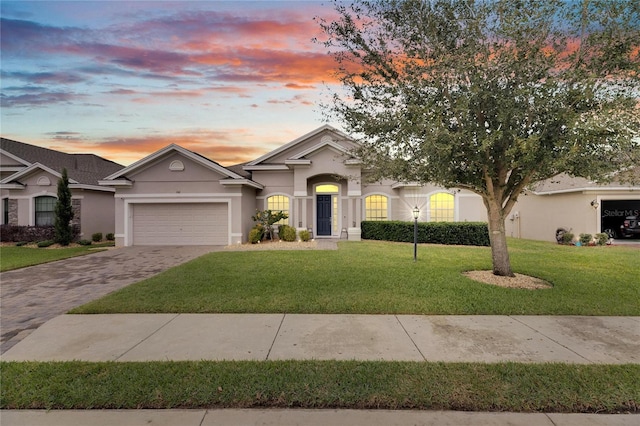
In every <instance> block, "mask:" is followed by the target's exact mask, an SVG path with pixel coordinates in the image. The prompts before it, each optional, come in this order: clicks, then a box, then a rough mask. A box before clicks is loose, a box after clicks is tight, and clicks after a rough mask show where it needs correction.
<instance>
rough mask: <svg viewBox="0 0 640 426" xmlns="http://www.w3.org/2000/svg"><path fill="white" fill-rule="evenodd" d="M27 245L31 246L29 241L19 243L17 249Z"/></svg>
mask: <svg viewBox="0 0 640 426" xmlns="http://www.w3.org/2000/svg"><path fill="white" fill-rule="evenodd" d="M27 244H29V241H19V242H17V243H16V247H22V246H26V245H27Z"/></svg>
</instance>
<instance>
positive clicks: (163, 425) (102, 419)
mask: <svg viewBox="0 0 640 426" xmlns="http://www.w3.org/2000/svg"><path fill="white" fill-rule="evenodd" d="M0 421H1V422H2V425H10V426H71V425H92V426H115V425H118V426H134V425H135V426H142V425H147V426H169V425H171V426H240V425H243V426H248V425H256V426H257V425H263V426H293V425H307V426H326V425H351V426H353V425H362V426H393V425H424V426H461V425H486V426H637V425H638V422H639V421H640V415H634V414H612V415H607V414H544V413H474V412H462V411H410V410H406V411H405V410H403V411H389V410H297V409H271V410H258V409H255V410H254V409H251V410H229V409H223V410H82V411H66V410H60V411H58V410H54V411H44V410H37V411H35V410H34V411H30V410H24V411H23V410H20V411H13V410H11V411H6V410H5V411H1V412H0Z"/></svg>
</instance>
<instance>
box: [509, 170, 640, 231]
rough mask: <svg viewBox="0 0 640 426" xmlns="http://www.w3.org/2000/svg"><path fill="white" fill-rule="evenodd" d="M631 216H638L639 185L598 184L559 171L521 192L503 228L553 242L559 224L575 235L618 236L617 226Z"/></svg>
mask: <svg viewBox="0 0 640 426" xmlns="http://www.w3.org/2000/svg"><path fill="white" fill-rule="evenodd" d="M639 171H640V170H639ZM632 215H635V216H638V215H640V186H638V185H630V184H627V183H621V182H619V181H617V180H615V179H613V181H612V182H610V183H608V184H598V183H595V182H592V181H589V180H587V179H585V178H576V177H570V176H567V175H564V174H562V175H559V176H556V177H554V178H552V179H548V180H546V181H543V182H540V183H538V184H537V185H535V186H534V187H532V188H530V189H529V190H527V191H526V192H525V193H524V194H523V195H521V196H520V197H519V198H518V203H517V205H516V206H515V207H514V209H513V211H512V213H511V215H510V216H509V220H507V222H506V228H507V235H509V236H512V237H516V238H526V239H532V240H550V241H553V239H554V236H555V231H556V229H558V228H560V227H562V228H565V229H567V230H570V231H571V232H572V233H573V234H574V235H575V238H577V237H578V236H579V235H580V234H582V233H584V234H592V235H593V234H596V233H598V232H606V233H608V234H609V235H610V236H611V237H613V238H619V237H620V234H619V229H620V225H621V224H622V222H623V221H624V219H625V217H627V216H632Z"/></svg>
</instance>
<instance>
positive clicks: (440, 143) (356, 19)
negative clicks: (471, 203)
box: [319, 0, 640, 276]
mask: <svg viewBox="0 0 640 426" xmlns="http://www.w3.org/2000/svg"><path fill="white" fill-rule="evenodd" d="M336 11H337V12H338V17H337V18H336V19H334V20H324V19H319V22H320V25H321V27H322V29H323V30H324V32H325V34H326V36H327V38H326V39H325V40H323V41H322V42H323V43H325V45H326V46H327V48H328V49H329V52H330V53H331V54H332V55H334V57H335V59H336V61H337V75H338V77H339V79H340V81H341V82H342V86H343V88H344V89H346V90H345V91H344V92H340V93H334V95H333V99H332V103H331V105H330V112H332V113H335V115H336V116H337V117H338V118H339V119H341V120H342V121H343V123H344V124H345V126H346V128H347V130H348V131H350V132H351V133H352V134H355V135H359V139H360V140H361V142H362V149H361V150H360V151H359V153H358V154H359V156H360V158H361V159H362V161H363V162H364V165H365V166H367V167H368V168H369V169H370V170H371V171H372V172H373V173H372V175H371V177H372V178H373V179H379V178H392V179H395V180H398V181H405V182H419V183H427V182H432V183H436V184H439V185H442V186H444V187H446V188H461V189H467V190H470V191H473V192H474V193H476V194H478V195H480V196H481V197H482V200H483V202H484V205H485V206H486V209H487V215H488V221H489V233H490V240H491V248H492V260H493V272H494V274H497V275H503V276H513V272H512V270H511V264H510V260H509V254H508V251H507V241H506V235H505V218H506V217H507V216H508V214H509V213H510V211H511V209H512V208H513V206H514V204H515V203H516V201H517V200H518V196H519V195H520V194H521V193H522V192H523V191H524V190H525V189H526V188H527V187H528V186H529V185H531V184H533V183H535V182H538V181H541V180H544V179H548V178H551V177H553V176H555V175H558V174H560V173H568V174H569V175H572V176H583V177H588V178H590V179H595V180H602V179H606V178H612V176H614V175H612V173H613V174H615V176H616V178H620V177H621V172H623V171H625V170H628V169H629V167H632V166H634V164H635V163H634V162H635V161H638V158H639V157H638V144H639V139H638V135H639V134H640V133H639V129H640V111H639V109H638V97H639V94H640V84H639V74H638V68H639V63H640V59H639V55H640V53H639V49H640V2H638V1H637V0H566V1H563V0H484V1H483V0H475V1H474V0H391V1H375V0H374V1H366V0H360V1H359V0H356V1H354V2H353V3H351V4H349V5H345V4H344V3H343V2H336Z"/></svg>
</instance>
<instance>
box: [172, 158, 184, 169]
mask: <svg viewBox="0 0 640 426" xmlns="http://www.w3.org/2000/svg"><path fill="white" fill-rule="evenodd" d="M169 170H171V171H172V172H181V171H183V170H184V163H183V162H182V161H180V160H174V161H172V162H171V164H169Z"/></svg>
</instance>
